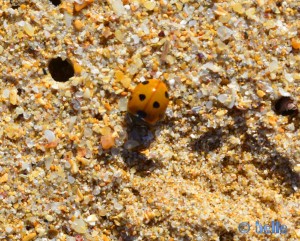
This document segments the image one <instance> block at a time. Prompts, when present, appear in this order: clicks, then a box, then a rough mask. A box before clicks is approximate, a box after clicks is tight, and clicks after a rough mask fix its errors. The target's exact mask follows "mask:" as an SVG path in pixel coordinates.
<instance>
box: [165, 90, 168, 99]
mask: <svg viewBox="0 0 300 241" xmlns="http://www.w3.org/2000/svg"><path fill="white" fill-rule="evenodd" d="M165 96H166V98H167V99H169V93H168V92H167V91H166V92H165Z"/></svg>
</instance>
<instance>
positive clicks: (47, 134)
mask: <svg viewBox="0 0 300 241" xmlns="http://www.w3.org/2000/svg"><path fill="white" fill-rule="evenodd" d="M44 136H45V138H46V139H47V141H48V142H53V141H54V140H55V134H54V133H53V131H50V130H45V131H44Z"/></svg>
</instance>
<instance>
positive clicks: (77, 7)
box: [74, 0, 94, 12]
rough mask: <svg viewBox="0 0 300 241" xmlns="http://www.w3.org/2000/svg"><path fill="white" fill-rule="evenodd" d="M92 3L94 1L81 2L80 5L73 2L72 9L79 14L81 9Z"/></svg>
mask: <svg viewBox="0 0 300 241" xmlns="http://www.w3.org/2000/svg"><path fill="white" fill-rule="evenodd" d="M93 2H94V0H83V2H82V3H81V4H80V3H77V2H74V9H75V11H76V12H79V11H81V10H82V9H83V8H85V7H86V6H88V5H90V4H91V3H93Z"/></svg>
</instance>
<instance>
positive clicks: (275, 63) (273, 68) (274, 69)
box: [269, 60, 279, 72]
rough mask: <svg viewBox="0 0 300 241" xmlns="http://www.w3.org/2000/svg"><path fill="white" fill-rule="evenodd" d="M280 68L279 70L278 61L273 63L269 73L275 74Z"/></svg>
mask: <svg viewBox="0 0 300 241" xmlns="http://www.w3.org/2000/svg"><path fill="white" fill-rule="evenodd" d="M278 68H279V65H278V61H277V60H274V61H272V62H271V63H270V65H269V71H270V72H275V71H276V70H278Z"/></svg>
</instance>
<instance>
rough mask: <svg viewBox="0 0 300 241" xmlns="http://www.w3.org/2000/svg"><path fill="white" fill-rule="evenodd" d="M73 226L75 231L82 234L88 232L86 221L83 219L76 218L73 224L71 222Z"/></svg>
mask: <svg viewBox="0 0 300 241" xmlns="http://www.w3.org/2000/svg"><path fill="white" fill-rule="evenodd" d="M71 228H72V229H73V230H74V231H75V232H77V233H81V234H84V233H86V232H87V230H88V228H87V225H86V223H85V222H84V220H82V219H75V220H74V222H72V224H71Z"/></svg>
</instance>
